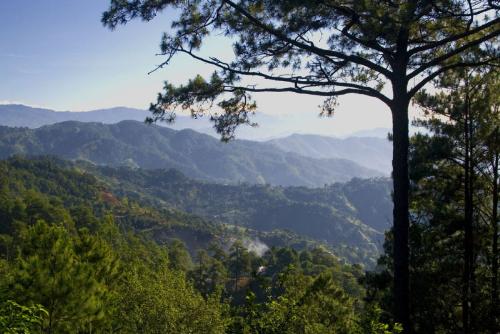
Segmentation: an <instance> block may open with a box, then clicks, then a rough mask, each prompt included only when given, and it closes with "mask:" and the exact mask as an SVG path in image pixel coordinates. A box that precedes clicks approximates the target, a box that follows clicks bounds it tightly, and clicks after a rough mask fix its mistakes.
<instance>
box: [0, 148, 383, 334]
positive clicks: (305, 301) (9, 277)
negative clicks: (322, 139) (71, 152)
mask: <svg viewBox="0 0 500 334" xmlns="http://www.w3.org/2000/svg"><path fill="white" fill-rule="evenodd" d="M107 171H110V169H109V168H108V169H107ZM169 175H171V179H172V180H180V179H181V178H182V176H181V175H179V174H178V173H174V172H170V173H169ZM163 182H165V180H164V181H163ZM186 182H187V181H184V183H186ZM0 199H1V201H0V218H1V219H0V331H2V332H6V333H21V332H22V333H34V332H44V333H77V332H78V333H109V332H113V333H138V332H143V333H199V334H201V333H213V334H217V333H240V332H241V333H256V332H260V330H264V331H265V332H266V333H267V332H269V333H277V332H280V330H281V329H282V328H284V327H285V326H286V328H288V330H287V332H290V333H292V332H296V330H297V329H298V328H302V327H303V326H304V324H307V325H309V324H313V325H314V326H315V328H319V329H320V332H324V330H327V332H330V331H332V330H333V331H334V332H337V330H336V328H340V329H342V330H343V329H344V328H349V330H350V332H353V333H381V332H378V331H376V330H377V328H386V327H384V326H386V325H384V324H382V323H380V320H379V318H380V311H378V309H377V308H376V305H368V304H366V305H365V304H364V303H363V301H362V297H363V295H364V293H365V292H364V288H363V286H362V285H361V284H360V283H359V280H360V279H361V277H362V276H363V271H362V268H361V267H360V266H357V265H346V264H342V263H341V262H339V261H338V259H337V257H336V256H334V255H333V254H332V253H331V252H330V251H328V250H327V249H325V248H324V247H321V246H320V245H319V244H316V245H314V244H310V245H309V247H303V248H296V249H294V248H290V247H272V248H270V249H266V250H264V251H263V252H260V253H256V252H255V250H254V249H252V248H250V247H248V245H246V244H245V242H244V239H243V240H241V239H240V238H241V237H242V236H244V234H242V233H241V234H238V233H237V231H236V230H235V229H230V228H227V227H224V226H222V225H213V224H206V223H205V222H203V221H202V220H200V219H199V218H196V217H194V216H191V215H186V214H182V213H180V212H175V211H172V210H167V209H162V208H160V207H151V206H145V205H144V204H141V203H140V202H136V201H134V200H132V199H131V198H127V197H119V196H116V194H114V193H113V191H112V189H109V188H108V184H107V183H106V182H102V175H99V177H98V178H96V177H94V176H93V175H90V174H89V173H88V171H84V170H82V165H80V167H78V168H76V166H75V165H74V164H72V163H70V162H65V161H61V160H55V159H52V158H39V159H35V160H26V159H21V158H12V159H9V160H4V161H0ZM141 202H142V203H144V202H145V201H143V200H141ZM183 228H184V229H183ZM176 231H177V232H179V231H183V234H184V236H185V235H186V234H191V235H192V237H193V236H196V237H197V238H199V239H200V241H202V240H201V239H204V238H206V237H207V236H209V237H211V239H210V240H209V241H210V243H198V244H197V245H196V247H197V248H196V250H197V252H191V254H190V253H188V252H187V249H186V248H185V246H184V244H183V242H181V241H180V240H178V239H173V238H172V237H175V236H176V235H175V232H176ZM160 232H161V233H160ZM158 234H160V235H158ZM166 235H169V236H170V238H162V236H163V237H164V236H166ZM152 241H156V242H152ZM55 284H56V285H55ZM54 285H55V286H56V287H57V288H56V289H54ZM292 312H293V321H290V319H288V317H289V316H290V315H291V314H292ZM332 317H335V319H336V321H335V322H332V321H331V318H332ZM381 326H382V327H381ZM14 329H15V330H14ZM13 330H14V331H13ZM391 333H392V332H391Z"/></svg>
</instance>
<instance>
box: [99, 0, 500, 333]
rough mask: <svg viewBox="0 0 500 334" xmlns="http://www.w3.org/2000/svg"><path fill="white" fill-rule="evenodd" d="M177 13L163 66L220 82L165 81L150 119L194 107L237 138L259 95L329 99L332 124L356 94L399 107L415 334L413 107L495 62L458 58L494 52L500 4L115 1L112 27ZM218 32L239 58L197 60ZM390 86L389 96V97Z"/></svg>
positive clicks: (400, 278)
mask: <svg viewBox="0 0 500 334" xmlns="http://www.w3.org/2000/svg"><path fill="white" fill-rule="evenodd" d="M168 7H173V8H175V10H176V11H175V12H176V13H177V19H174V21H173V23H172V32H171V33H169V34H165V35H164V36H163V39H162V42H161V53H162V55H164V56H165V57H166V60H165V61H164V62H162V63H161V64H160V65H159V66H158V68H161V67H163V66H166V65H167V64H168V63H169V61H170V60H171V58H172V57H173V56H175V55H176V54H179V53H180V54H187V55H189V56H191V57H192V58H193V59H195V60H197V61H201V62H204V63H207V64H210V65H212V66H214V67H215V68H216V72H215V73H214V74H213V75H212V77H211V78H210V79H209V80H204V79H203V78H201V77H199V76H198V77H196V78H194V79H193V80H190V81H189V82H188V83H187V84H186V85H183V86H179V87H174V86H173V85H172V84H170V83H165V88H164V92H163V93H161V94H159V96H158V99H157V102H156V103H154V104H152V105H151V108H150V110H151V111H152V113H153V114H152V117H151V119H150V121H157V120H167V121H172V120H173V119H174V118H175V110H176V108H183V109H189V110H190V111H191V113H192V114H193V116H195V117H197V116H200V115H202V114H205V113H207V112H209V110H213V114H212V115H211V118H212V120H213V121H214V122H215V128H216V130H217V131H218V132H219V133H220V134H221V135H222V138H223V139H229V138H232V137H233V135H234V130H235V128H236V127H237V126H238V125H240V124H250V123H251V121H250V119H249V114H251V113H252V112H253V111H254V110H255V108H256V105H255V103H254V102H252V100H251V96H250V93H254V92H255V93H259V92H292V93H297V94H307V95H315V96H320V97H324V98H325V103H324V105H323V108H322V113H324V114H327V115H331V114H332V113H333V110H334V106H335V103H336V98H337V97H338V96H342V95H346V94H361V95H366V96H370V97H374V98H377V99H379V100H381V101H382V102H383V103H385V104H386V105H387V106H388V108H390V110H391V113H392V119H393V144H394V149H393V178H394V246H393V247H394V248H395V251H394V297H395V303H394V313H395V315H396V318H397V319H398V321H400V322H402V323H404V325H405V327H406V328H408V329H409V328H410V324H409V313H410V312H409V250H408V233H409V232H408V230H409V207H408V191H409V177H408V147H409V139H408V107H409V103H410V100H411V99H412V97H413V96H414V95H415V94H416V93H417V92H418V91H419V90H420V89H421V88H422V87H424V86H425V85H426V84H427V83H429V82H430V81H432V80H433V79H435V78H436V77H438V76H439V75H440V74H442V73H444V72H446V71H447V70H450V69H453V68H458V67H470V66H477V65H479V64H482V63H484V62H487V61H489V60H491V59H495V55H492V56H488V55H485V56H484V57H483V54H480V56H477V57H474V58H471V59H468V60H467V61H463V59H461V58H457V55H460V54H462V53H464V52H468V51H469V50H471V49H481V50H483V51H484V50H485V48H486V43H487V42H488V41H491V40H493V39H495V38H496V37H497V36H498V35H499V34H500V18H499V17H498V12H499V10H500V5H499V4H498V1H495V0H483V1H465V0H449V1H431V0H411V1H410V0H408V1H403V0H402V1H378V0H377V1H348V0H346V1H343V0H332V1H294V0H287V1H270V0H256V1H247V0H238V1H231V0H200V1H176V0H163V1H157V0H111V5H110V7H109V10H108V11H106V12H105V13H104V14H103V17H102V21H103V23H104V24H105V25H106V26H108V27H110V28H115V27H116V26H117V25H119V24H125V23H127V22H128V21H129V20H131V19H134V18H141V19H143V20H151V19H153V18H154V17H155V16H156V15H157V14H158V13H159V12H160V11H162V10H164V9H166V8H168ZM211 33H222V34H224V35H226V36H230V37H232V38H234V39H233V40H234V42H233V49H234V54H235V58H234V60H232V61H230V62H225V61H223V60H220V59H218V58H217V57H214V56H212V57H204V56H202V55H200V54H199V53H197V51H198V50H199V49H200V47H201V46H202V44H203V42H204V40H205V38H206V37H207V36H209V35H210V34H211ZM493 49H495V45H493ZM493 52H496V50H493ZM252 79H259V80H261V81H264V82H267V83H269V86H262V85H258V83H260V81H258V82H257V81H253V82H252V81H251V80H252ZM386 84H389V86H390V88H389V89H387V90H384V89H383V87H384V85H386Z"/></svg>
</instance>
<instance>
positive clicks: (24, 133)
mask: <svg viewBox="0 0 500 334" xmlns="http://www.w3.org/2000/svg"><path fill="white" fill-rule="evenodd" d="M13 154H21V155H55V156H58V157H61V158H64V159H72V160H77V159H79V160H86V161H90V162H93V163H95V164H98V165H110V166H123V165H127V166H132V167H141V168H146V169H155V168H175V169H178V170H180V171H181V172H183V173H184V174H186V175H187V176H189V177H191V178H196V179H203V180H209V181H215V182H221V183H238V182H248V183H258V184H264V183H269V184H274V185H283V186H290V185H296V186H309V187H315V186H323V185H324V184H330V183H333V182H342V181H348V180H350V179H351V178H353V177H360V178H368V177H375V176H380V175H382V173H380V172H378V171H375V170H372V169H368V168H365V167H362V166H360V165H358V164H356V163H354V162H352V161H349V160H345V159H314V158H309V157H303V156H301V155H298V154H296V153H293V152H284V151H282V150H280V149H277V148H276V147H275V146H273V145H270V144H267V143H259V142H251V141H242V140H237V141H234V142H231V143H229V144H224V143H221V142H220V141H219V140H217V139H215V138H213V137H211V136H208V135H204V134H200V133H197V132H195V131H193V130H182V131H176V130H172V129H168V128H165V127H160V126H148V125H146V124H144V123H141V122H136V121H123V122H120V123H117V124H101V123H82V122H74V121H69V122H62V123H57V124H53V125H48V126H43V127H41V128H37V129H28V128H9V127H0V158H6V157H9V156H11V155H13Z"/></svg>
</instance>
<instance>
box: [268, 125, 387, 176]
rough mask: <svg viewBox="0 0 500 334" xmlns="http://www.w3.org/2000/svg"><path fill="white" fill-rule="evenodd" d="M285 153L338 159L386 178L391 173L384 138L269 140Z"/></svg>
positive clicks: (298, 136)
mask: <svg viewBox="0 0 500 334" xmlns="http://www.w3.org/2000/svg"><path fill="white" fill-rule="evenodd" d="M268 143H269V144H272V145H274V146H276V147H278V148H279V149H281V150H283V151H286V152H294V153H297V154H300V155H303V156H306V157H311V158H316V159H332V158H341V159H347V160H352V161H354V162H356V163H357V164H359V165H361V166H364V167H367V168H372V169H376V170H378V171H380V172H382V173H384V174H385V175H389V174H390V172H391V170H392V165H391V164H392V145H391V143H390V142H389V141H388V140H387V139H385V138H376V137H348V138H345V139H341V138H334V137H327V136H318V135H302V134H293V135H291V136H288V137H285V138H277V139H273V140H270V141H268Z"/></svg>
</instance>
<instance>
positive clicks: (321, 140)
mask: <svg viewBox="0 0 500 334" xmlns="http://www.w3.org/2000/svg"><path fill="white" fill-rule="evenodd" d="M146 116H148V112H146V111H144V110H139V109H133V108H125V107H116V108H111V109H101V110H94V111H88V112H70V111H66V112H59V111H57V112H56V111H53V110H49V109H42V108H33V107H28V106H24V105H14V104H11V105H0V125H5V126H9V127H28V128H33V129H34V128H38V127H41V126H43V125H51V124H55V123H59V122H64V121H69V120H72V121H80V122H97V123H104V124H115V123H118V122H120V121H123V120H135V121H140V122H142V121H143V120H144V119H145V117H146ZM254 117H255V121H257V122H258V124H259V126H258V127H256V128H253V127H241V128H239V129H238V130H237V138H238V139H249V138H250V139H257V140H258V141H261V142H267V143H268V144H272V145H273V146H275V147H277V148H279V149H280V150H282V151H286V152H294V153H297V154H299V155H302V156H305V157H310V158H315V159H331V158H335V159H347V160H351V161H354V162H356V163H357V164H359V165H361V166H363V167H366V168H368V169H374V170H377V171H379V172H382V173H383V174H385V175H389V174H390V171H391V160H392V148H391V143H390V142H389V141H388V140H387V133H388V132H389V129H373V130H372V131H368V132H366V131H365V132H363V133H358V134H357V135H355V136H353V137H348V138H335V137H331V136H323V135H318V134H297V133H295V134H291V135H288V136H284V137H279V136H278V134H287V133H288V132H287V131H285V129H286V128H294V126H295V128H300V126H298V124H299V123H300V120H299V119H298V118H294V117H291V116H290V117H280V116H277V115H267V114H256V115H255V116H254ZM292 123H293V124H292ZM295 123H297V124H295ZM158 124H159V125H165V124H164V123H158ZM321 124H323V123H321V122H319V123H318V124H314V126H315V127H317V126H319V125H321ZM168 128H170V129H174V130H182V129H191V130H195V131H197V132H200V133H205V134H209V135H211V136H216V134H215V133H214V130H213V129H212V125H211V124H210V122H209V121H208V119H207V118H201V119H192V118H191V117H187V116H183V115H178V116H177V118H176V121H175V123H173V124H169V125H168ZM305 128H307V126H305ZM316 130H317V128H314V129H312V131H316ZM271 133H272V134H274V135H275V137H277V138H273V139H270V140H264V138H265V137H266V135H267V136H269V135H270V134H271Z"/></svg>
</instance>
